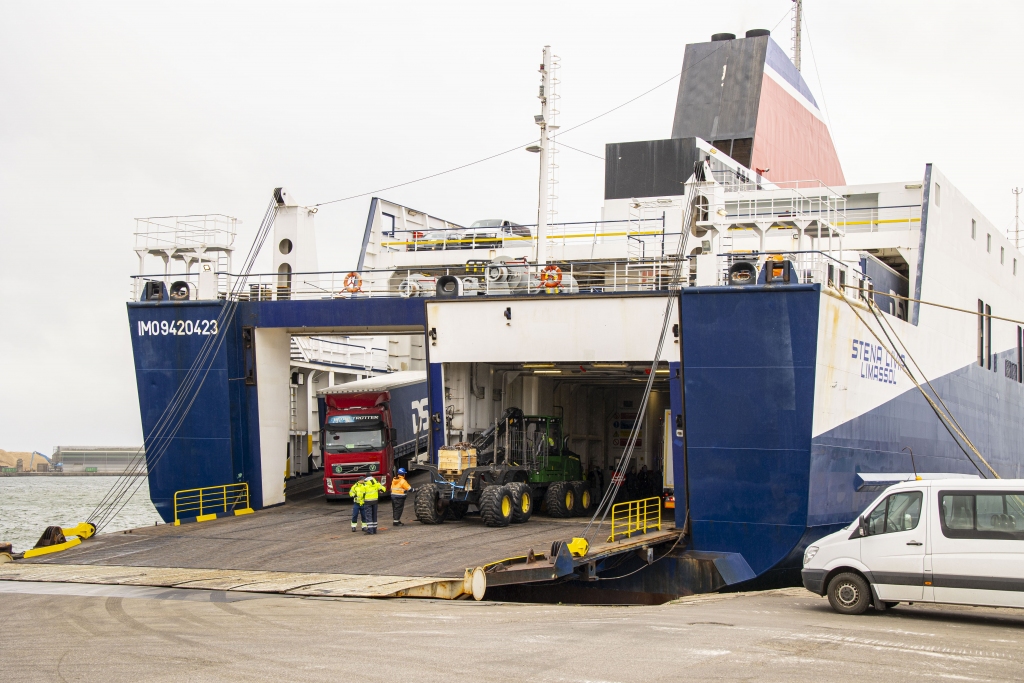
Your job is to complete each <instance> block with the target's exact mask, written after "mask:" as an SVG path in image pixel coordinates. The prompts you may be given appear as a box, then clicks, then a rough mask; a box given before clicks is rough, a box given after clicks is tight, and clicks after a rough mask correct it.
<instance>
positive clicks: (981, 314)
mask: <svg viewBox="0 0 1024 683" xmlns="http://www.w3.org/2000/svg"><path fill="white" fill-rule="evenodd" d="M978 365H980V366H981V367H985V302H984V301H982V300H981V299H978Z"/></svg>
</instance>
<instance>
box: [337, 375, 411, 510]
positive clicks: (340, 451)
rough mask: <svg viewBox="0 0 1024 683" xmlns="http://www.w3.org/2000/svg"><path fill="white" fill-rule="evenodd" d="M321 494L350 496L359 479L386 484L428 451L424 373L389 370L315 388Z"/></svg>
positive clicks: (338, 496) (340, 496)
mask: <svg viewBox="0 0 1024 683" xmlns="http://www.w3.org/2000/svg"><path fill="white" fill-rule="evenodd" d="M317 403H318V409H319V413H318V414H319V418H320V449H321V454H322V455H323V463H324V496H325V497H326V498H327V500H339V499H342V498H347V497H349V489H350V488H351V487H352V484H354V483H355V482H356V481H358V480H360V479H362V478H364V477H370V476H372V477H375V478H376V479H377V480H378V481H380V482H381V483H382V484H384V486H388V485H389V484H390V481H391V479H392V478H393V477H394V475H395V471H396V470H397V469H398V468H399V467H408V465H409V463H410V462H412V461H413V460H414V459H415V458H416V455H417V454H419V453H426V452H427V445H428V443H427V439H428V435H429V431H428V430H429V413H428V411H427V373H426V372H424V371H422V370H409V371H403V372H394V373H390V374H387V375H381V376H378V377H370V378H368V379H363V380H357V381H355V382H349V383H347V384H339V385H337V386H333V387H328V388H326V389H322V390H320V391H319V392H317Z"/></svg>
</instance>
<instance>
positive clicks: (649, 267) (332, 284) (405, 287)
mask: <svg viewBox="0 0 1024 683" xmlns="http://www.w3.org/2000/svg"><path fill="white" fill-rule="evenodd" d="M688 267H689V266H688V262H687V261H685V260H684V261H683V263H682V264H678V263H677V262H676V261H675V259H669V258H666V259H660V258H657V259H646V260H627V259H622V260H616V261H584V262H552V263H549V264H547V265H537V264H534V263H529V262H527V261H526V260H525V259H516V260H510V261H505V262H491V261H489V260H487V259H479V260H469V261H468V262H467V263H466V264H465V265H463V266H444V267H424V268H407V269H400V270H364V271H320V272H309V273H287V274H282V273H258V274H252V275H249V276H247V277H246V278H245V279H244V282H242V283H238V282H237V280H238V278H239V276H237V275H233V274H229V273H220V272H218V273H216V275H217V276H218V277H217V281H220V282H226V283H227V285H228V286H229V287H231V289H230V290H224V289H221V290H219V291H217V292H216V294H215V295H211V294H209V293H208V294H207V295H206V296H204V297H203V298H204V299H207V300H212V299H221V300H224V299H228V298H230V299H233V300H237V301H287V300H311V299H363V298H378V297H396V298H397V297H423V296H434V294H435V293H436V290H437V281H438V279H440V278H441V277H443V276H454V277H456V278H458V279H459V285H458V286H459V287H460V288H461V290H462V293H463V294H464V295H473V294H480V295H501V294H506V295H508V294H516V295H518V294H539V293H546V294H576V293H581V292H582V293H601V292H627V291H659V290H670V289H678V288H679V287H680V286H681V283H683V282H685V281H686V273H687V272H688ZM680 271H681V272H680ZM198 279H199V276H198V275H197V274H195V273H192V274H186V273H169V274H166V275H165V274H162V273H161V274H150V275H133V276H131V286H130V289H129V296H130V298H131V300H133V301H141V300H143V298H144V296H145V294H146V284H147V283H149V282H162V283H164V287H165V288H169V287H170V286H171V284H172V283H177V282H185V283H187V284H188V285H189V288H188V290H189V296H188V297H187V298H188V299H199V296H198V292H199V291H200V289H199V287H198ZM156 296H157V297H159V298H163V294H162V293H160V292H158V293H157V294H156ZM151 300H152V299H151Z"/></svg>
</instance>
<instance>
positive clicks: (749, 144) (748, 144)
mask: <svg viewBox="0 0 1024 683" xmlns="http://www.w3.org/2000/svg"><path fill="white" fill-rule="evenodd" d="M753 151H754V138H738V139H736V140H733V141H732V158H733V159H735V160H736V162H737V163H740V164H743V165H744V166H746V167H747V168H750V160H751V157H752V155H753Z"/></svg>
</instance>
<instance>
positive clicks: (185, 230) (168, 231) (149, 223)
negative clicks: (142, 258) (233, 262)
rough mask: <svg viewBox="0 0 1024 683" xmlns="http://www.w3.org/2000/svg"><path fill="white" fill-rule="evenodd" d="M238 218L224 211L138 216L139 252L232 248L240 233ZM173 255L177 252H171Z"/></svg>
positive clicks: (136, 238)
mask: <svg viewBox="0 0 1024 683" xmlns="http://www.w3.org/2000/svg"><path fill="white" fill-rule="evenodd" d="M239 223H241V221H239V220H238V219H237V218H232V217H231V216H225V215H222V214H197V215H193V216H159V217H153V218H136V219H135V249H136V251H165V250H167V251H171V252H173V251H176V250H184V249H187V250H192V251H194V250H198V251H199V252H206V251H219V250H224V249H231V248H232V247H233V246H234V242H235V236H236V235H237V233H238V224H239ZM170 256H173V254H170Z"/></svg>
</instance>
